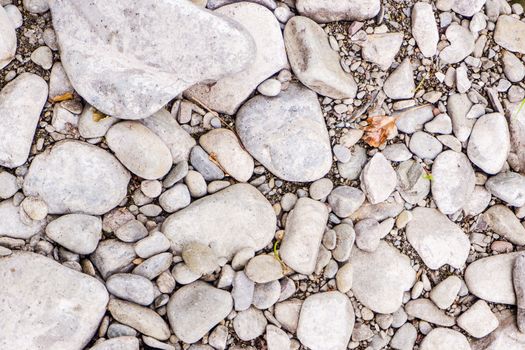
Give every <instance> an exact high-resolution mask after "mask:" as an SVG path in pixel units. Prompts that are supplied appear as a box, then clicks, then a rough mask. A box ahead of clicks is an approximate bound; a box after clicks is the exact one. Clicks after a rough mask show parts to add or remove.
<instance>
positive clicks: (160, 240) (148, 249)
mask: <svg viewBox="0 0 525 350" xmlns="http://www.w3.org/2000/svg"><path fill="white" fill-rule="evenodd" d="M168 249H170V241H169V239H168V238H166V236H165V235H164V234H162V233H161V232H159V231H154V232H152V233H151V234H150V235H149V236H148V237H146V238H144V239H142V240H140V241H139V242H137V243H136V244H135V252H136V253H137V255H138V256H140V257H141V258H143V259H147V258H150V257H152V256H153V255H156V254H159V253H162V252H165V251H166V250H168Z"/></svg>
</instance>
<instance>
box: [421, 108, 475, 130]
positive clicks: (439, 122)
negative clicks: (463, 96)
mask: <svg viewBox="0 0 525 350" xmlns="http://www.w3.org/2000/svg"><path fill="white" fill-rule="evenodd" d="M467 118H468V117H467ZM425 131H427V132H430V133H433V134H444V135H447V134H450V133H452V120H451V119H450V117H449V116H448V115H447V114H444V113H441V114H438V115H437V116H436V117H435V118H434V119H432V121H430V122H428V123H426V124H425Z"/></svg>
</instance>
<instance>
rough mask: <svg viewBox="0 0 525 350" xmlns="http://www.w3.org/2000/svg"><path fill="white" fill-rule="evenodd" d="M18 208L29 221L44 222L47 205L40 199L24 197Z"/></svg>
mask: <svg viewBox="0 0 525 350" xmlns="http://www.w3.org/2000/svg"><path fill="white" fill-rule="evenodd" d="M20 207H21V208H22V210H23V212H24V213H25V214H26V215H27V216H28V217H29V218H30V219H31V220H37V221H39V220H44V219H45V218H46V216H47V204H46V203H45V202H44V201H43V200H41V199H40V198H37V197H26V198H24V200H23V201H22V203H20Z"/></svg>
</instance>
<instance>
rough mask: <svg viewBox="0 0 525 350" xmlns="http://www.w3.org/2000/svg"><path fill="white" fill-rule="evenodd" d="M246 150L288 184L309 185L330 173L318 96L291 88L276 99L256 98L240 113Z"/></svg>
mask: <svg viewBox="0 0 525 350" xmlns="http://www.w3.org/2000/svg"><path fill="white" fill-rule="evenodd" d="M236 127H237V133H238V135H239V138H240V139H241V141H242V143H243V145H244V147H246V150H247V151H248V152H249V153H250V154H251V155H252V156H253V157H254V158H255V159H257V160H258V161H259V162H261V163H262V164H263V165H264V166H265V167H266V168H267V169H268V170H269V171H270V172H272V173H273V174H274V175H276V176H278V177H279V178H281V179H283V180H286V181H294V182H310V181H315V180H317V179H319V178H321V177H323V176H324V175H326V174H327V173H328V171H329V170H330V167H331V164H332V148H331V146H330V140H329V136H328V131H327V130H326V124H325V121H324V118H323V113H322V111H321V106H320V105H319V101H318V100H317V95H316V94H315V93H314V92H313V91H311V90H309V89H307V88H305V87H304V86H302V85H300V84H290V86H289V87H288V89H287V90H286V91H283V92H281V93H280V94H279V96H277V97H265V96H255V97H254V98H252V99H250V100H249V101H248V102H246V103H245V104H244V105H243V106H242V108H241V109H240V110H239V112H238V113H237V124H236Z"/></svg>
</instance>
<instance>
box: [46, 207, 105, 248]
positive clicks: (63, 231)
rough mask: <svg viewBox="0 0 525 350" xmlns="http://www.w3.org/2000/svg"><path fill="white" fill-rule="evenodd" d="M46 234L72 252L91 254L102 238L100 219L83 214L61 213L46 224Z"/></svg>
mask: <svg viewBox="0 0 525 350" xmlns="http://www.w3.org/2000/svg"><path fill="white" fill-rule="evenodd" d="M46 235H47V236H48V237H49V238H51V239H52V240H53V241H55V242H56V243H58V244H60V245H61V246H63V247H64V248H66V249H69V250H70V251H72V252H74V253H78V254H81V255H87V254H91V253H93V251H95V249H96V248H97V245H98V241H99V240H100V238H102V220H100V218H98V217H96V216H91V215H84V214H69V215H63V216H61V217H59V218H58V219H56V220H53V221H51V222H50V223H49V224H48V225H47V227H46Z"/></svg>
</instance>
